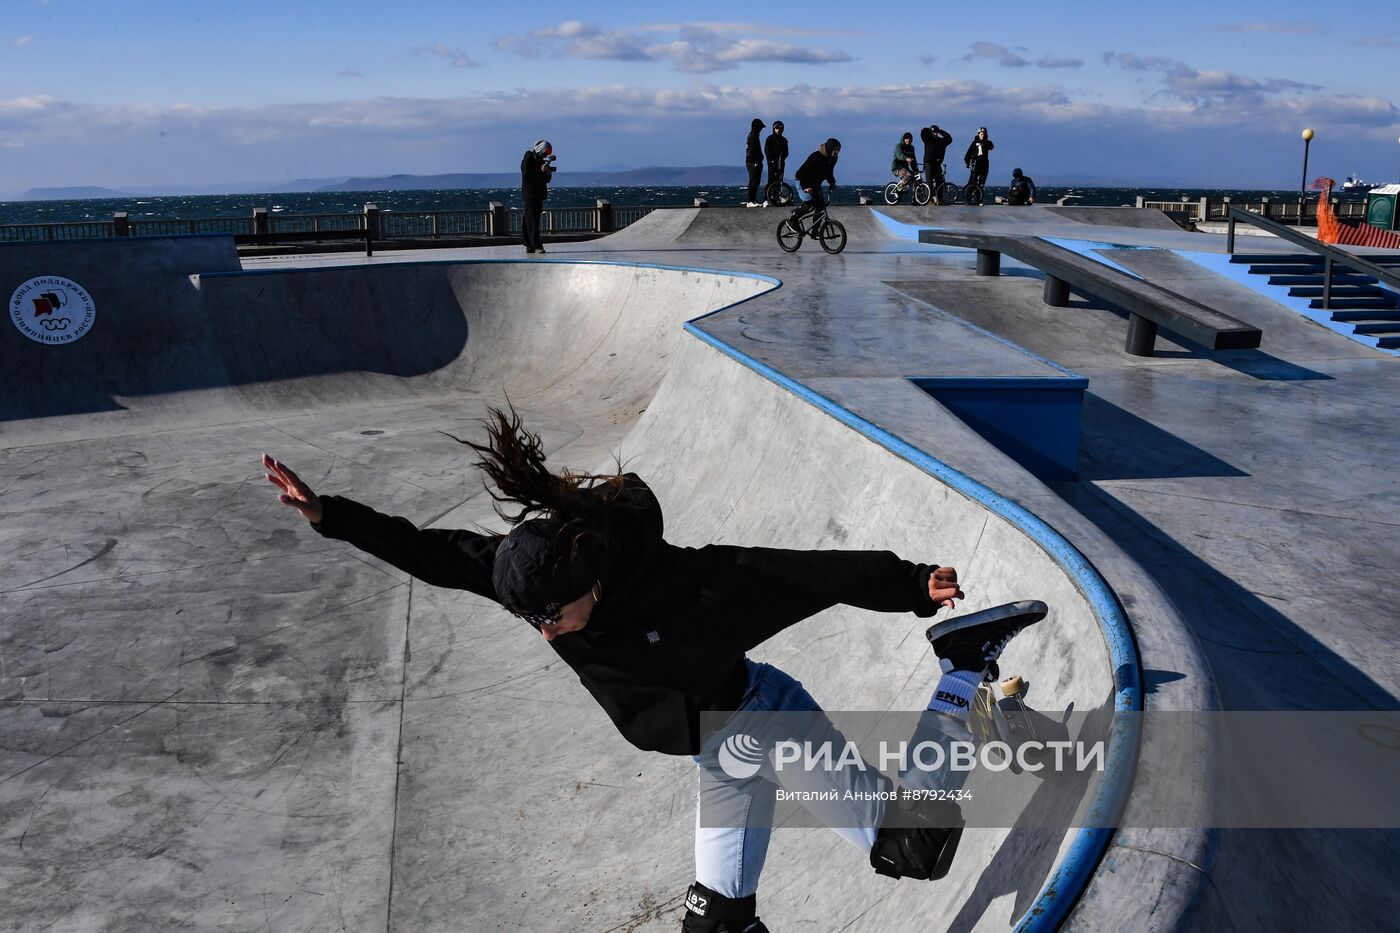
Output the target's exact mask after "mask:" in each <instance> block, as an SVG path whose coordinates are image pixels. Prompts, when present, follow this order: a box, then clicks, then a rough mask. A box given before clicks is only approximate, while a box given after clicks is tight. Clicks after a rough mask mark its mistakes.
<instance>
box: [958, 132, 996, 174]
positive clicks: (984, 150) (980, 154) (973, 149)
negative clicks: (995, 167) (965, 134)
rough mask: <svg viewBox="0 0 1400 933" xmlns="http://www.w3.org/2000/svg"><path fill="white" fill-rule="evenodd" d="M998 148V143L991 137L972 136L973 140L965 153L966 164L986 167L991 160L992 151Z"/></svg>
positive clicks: (964, 162)
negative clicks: (979, 137)
mask: <svg viewBox="0 0 1400 933" xmlns="http://www.w3.org/2000/svg"><path fill="white" fill-rule="evenodd" d="M995 148H996V143H994V142H992V140H991V137H990V136H989V137H987V138H986V139H978V138H977V137H976V136H974V137H972V142H970V143H968V144H967V152H965V153H963V164H964V165H976V166H977V167H978V168H986V167H987V164H988V162H989V160H990V153H991V151H992V150H993V149H995Z"/></svg>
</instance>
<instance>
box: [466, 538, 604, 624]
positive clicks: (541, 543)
mask: <svg viewBox="0 0 1400 933" xmlns="http://www.w3.org/2000/svg"><path fill="white" fill-rule="evenodd" d="M613 556H614V553H613V548H612V546H611V545H610V543H609V541H608V539H607V537H606V536H605V535H603V534H601V533H599V531H598V530H597V528H596V527H595V526H594V525H593V524H592V523H590V522H589V521H587V520H585V519H575V520H573V521H569V522H566V521H564V520H562V519H558V518H534V519H530V520H529V521H525V522H521V523H520V524H519V525H516V526H515V528H514V529H513V530H512V531H511V533H510V534H508V535H506V537H505V539H504V540H503V541H501V543H500V544H499V545H498V546H497V548H496V559H495V564H494V565H493V566H492V569H491V582H492V584H493V585H494V586H495V588H496V598H497V599H498V600H500V602H501V604H502V605H503V606H505V607H506V608H507V609H509V610H510V611H511V612H515V613H518V614H534V613H540V612H543V611H545V610H546V609H549V608H551V607H553V608H557V607H558V606H562V605H565V604H567V603H571V602H573V601H574V600H576V599H578V598H579V597H580V596H582V595H583V594H584V593H587V592H588V591H589V590H590V589H591V588H592V586H593V584H594V583H596V582H597V581H598V579H599V578H600V577H601V576H602V575H603V573H604V571H606V570H607V569H608V567H609V566H611V564H612V560H613Z"/></svg>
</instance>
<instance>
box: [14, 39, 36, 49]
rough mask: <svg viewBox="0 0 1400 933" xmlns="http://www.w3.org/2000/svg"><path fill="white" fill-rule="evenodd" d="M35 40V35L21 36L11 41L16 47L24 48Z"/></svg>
mask: <svg viewBox="0 0 1400 933" xmlns="http://www.w3.org/2000/svg"><path fill="white" fill-rule="evenodd" d="M33 41H34V37H33V36H20V37H19V38H18V39H16V40H15V41H13V42H11V43H10V45H12V46H14V47H15V48H17V49H22V48H24V47H25V46H26V45H28V44H29V43H31V42H33Z"/></svg>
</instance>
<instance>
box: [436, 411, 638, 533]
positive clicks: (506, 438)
mask: <svg viewBox="0 0 1400 933" xmlns="http://www.w3.org/2000/svg"><path fill="white" fill-rule="evenodd" d="M506 407H507V409H508V410H509V413H508V414H507V412H504V411H501V410H500V409H499V408H496V407H494V406H493V407H489V408H487V409H486V419H485V421H484V422H483V424H484V425H485V427H486V437H487V441H486V443H485V444H476V443H473V442H471V441H469V440H464V439H463V438H460V437H457V436H456V435H453V434H448V435H447V436H448V437H450V438H452V439H453V440H454V441H456V442H457V443H459V444H465V445H466V446H468V447H470V448H471V449H472V450H474V451H476V452H477V454H478V455H479V456H480V459H478V460H477V461H476V464H475V465H476V466H477V467H479V468H480V469H481V471H482V472H483V473H485V474H486V476H487V478H488V479H490V480H491V482H492V484H494V487H495V488H491V487H489V486H488V487H487V492H489V493H490V494H491V498H492V499H494V500H496V506H495V508H496V514H497V515H499V516H501V518H503V519H505V520H506V521H507V522H510V523H511V524H512V525H518V524H519V523H520V522H523V521H525V520H526V519H527V518H530V517H546V518H561V519H564V520H566V521H569V520H573V519H576V518H591V519H595V520H600V519H605V513H606V508H605V507H606V504H607V503H608V502H610V501H611V500H613V499H615V498H616V497H617V495H618V493H620V492H621V491H622V484H623V476H622V463H621V461H619V462H618V465H617V467H618V468H617V472H616V473H614V474H609V475H603V474H597V473H582V472H579V471H576V470H569V469H565V470H563V471H561V472H560V473H552V472H550V470H549V468H548V467H547V466H545V459H546V457H545V452H544V444H543V443H541V441H540V436H539V435H538V434H536V433H534V432H533V431H529V430H527V429H526V428H525V426H524V424H523V423H522V422H521V420H520V415H518V414H517V413H516V411H515V407H514V406H513V405H510V403H509V402H507V404H506ZM443 433H444V434H446V433H447V432H445V431H444V432H443ZM599 487H604V488H602V489H601V490H600V489H599ZM600 491H601V495H600V494H599V493H600ZM511 506H517V507H518V509H517V510H515V511H511V509H510V507H511Z"/></svg>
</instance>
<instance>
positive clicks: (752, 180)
mask: <svg viewBox="0 0 1400 933" xmlns="http://www.w3.org/2000/svg"><path fill="white" fill-rule="evenodd" d="M765 126H767V124H766V123H764V122H763V121H762V120H760V119H759V118H758V117H754V118H753V122H752V123H750V124H749V138H748V139H747V140H746V141H745V143H744V165H745V166H746V167H747V168H748V170H749V199H748V201H746V202H745V204H744V206H745V207H758V185H759V183H760V182H762V181H763V143H762V141H761V140H760V139H759V137H760V136H761V135H762V133H763V128H764V127H765Z"/></svg>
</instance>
